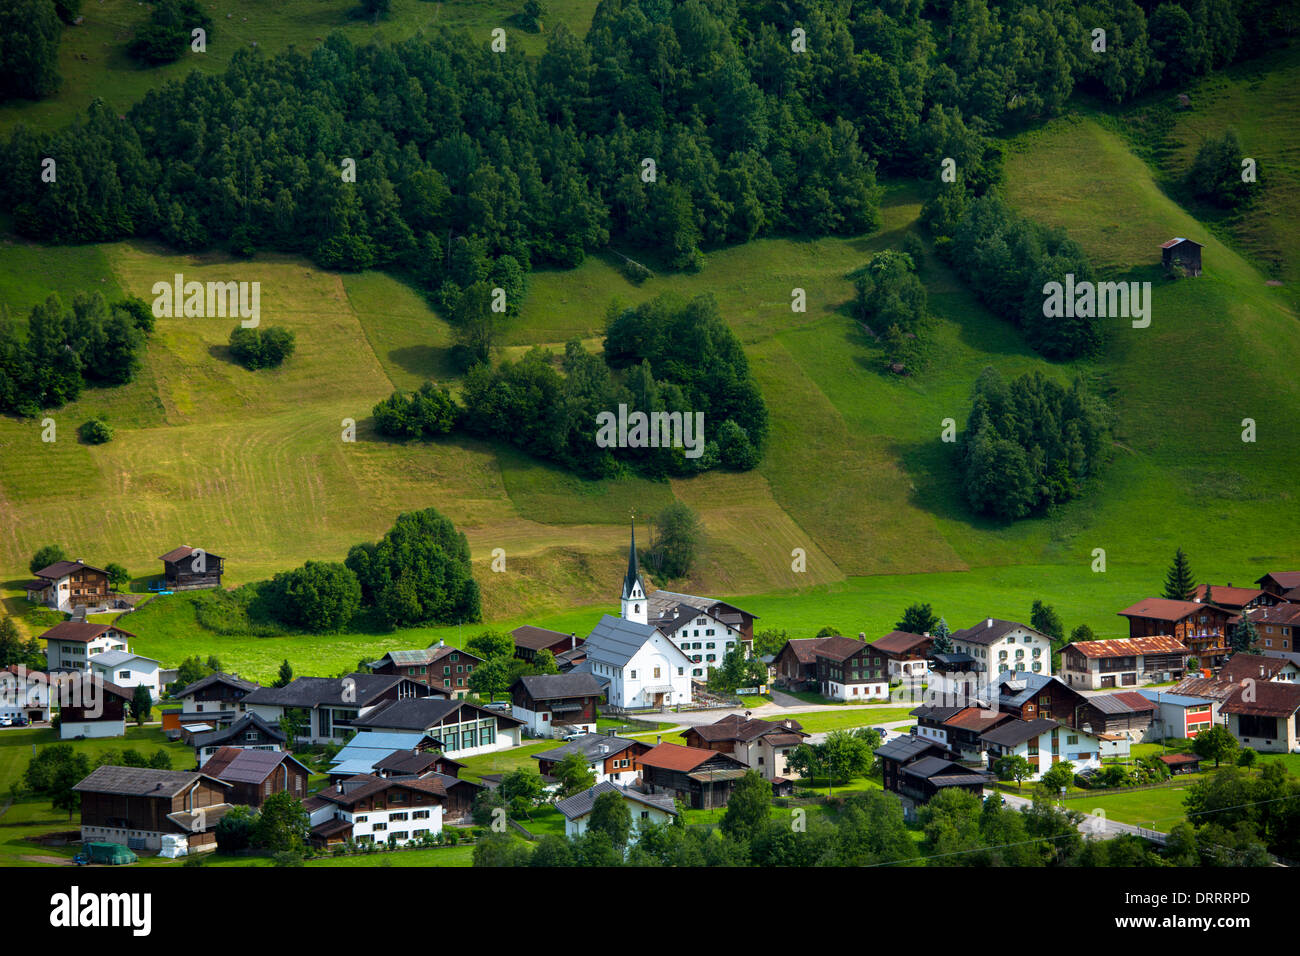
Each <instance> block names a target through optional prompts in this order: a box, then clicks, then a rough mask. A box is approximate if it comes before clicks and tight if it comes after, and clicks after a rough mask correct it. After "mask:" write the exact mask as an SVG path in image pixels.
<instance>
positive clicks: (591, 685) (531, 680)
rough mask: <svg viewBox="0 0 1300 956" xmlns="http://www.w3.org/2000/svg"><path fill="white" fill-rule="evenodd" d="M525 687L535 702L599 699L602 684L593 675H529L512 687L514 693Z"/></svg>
mask: <svg viewBox="0 0 1300 956" xmlns="http://www.w3.org/2000/svg"><path fill="white" fill-rule="evenodd" d="M520 685H522V686H523V688H524V690H525V691H527V692H528V696H529V697H531V698H532V699H533V700H565V699H568V698H572V697H599V696H600V695H601V689H600V684H599V683H598V682H597V681H596V678H595V677H593V676H592V675H591V674H582V673H576V674H575V673H573V672H572V671H571V672H569V673H568V674H528V675H525V676H524V677H521V678H519V679H518V680H517V681H515V682H514V683H513V684H511V685H510V690H511V691H512V692H513V691H514V689H515V688H516V687H519V686H520Z"/></svg>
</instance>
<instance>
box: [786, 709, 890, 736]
mask: <svg viewBox="0 0 1300 956" xmlns="http://www.w3.org/2000/svg"><path fill="white" fill-rule="evenodd" d="M912 709H913V708H911V707H880V708H873V709H871V710H866V709H863V710H856V709H855V710H848V711H844V710H826V711H812V712H811V713H807V714H791V715H790V718H791V719H792V720H797V721H799V723H800V724H801V725H802V726H803V729H804V730H805V731H806V732H807V733H810V734H821V733H826V732H827V731H831V730H851V729H853V728H855V727H875V726H878V725H879V724H885V723H891V722H892V721H895V720H906V719H907V718H908V716H909V715H908V712H909V711H910V710H912Z"/></svg>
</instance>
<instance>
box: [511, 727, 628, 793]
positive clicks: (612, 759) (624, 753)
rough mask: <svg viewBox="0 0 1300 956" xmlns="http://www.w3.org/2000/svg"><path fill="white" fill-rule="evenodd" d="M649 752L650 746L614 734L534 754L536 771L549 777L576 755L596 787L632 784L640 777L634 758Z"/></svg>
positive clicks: (587, 737)
mask: <svg viewBox="0 0 1300 956" xmlns="http://www.w3.org/2000/svg"><path fill="white" fill-rule="evenodd" d="M649 749H650V745H649V744H645V743H642V742H641V741H639V740H630V739H628V738H626V737H615V736H614V735H613V734H583V735H582V736H581V737H579V738H577V739H576V740H570V741H568V742H567V743H565V744H564V745H563V746H560V747H556V748H554V749H553V750H543V751H542V752H541V753H536V754H533V759H534V760H536V761H537V770H538V772H539V773H540V774H542V775H543V776H551V775H552V773H553V771H554V769H555V765H556V764H557V763H559V762H560V761H561V760H563V759H564V758H565V757H567V756H569V754H574V753H576V754H577V755H578V756H580V757H581V758H582V759H583V760H585V761H586V762H587V768H588V769H589V770H591V772H592V773H594V774H595V775H596V782H597V783H605V782H606V781H608V782H609V783H617V784H620V785H627V784H631V783H633V782H634V781H635V780H636V778H637V777H639V776H640V775H641V765H640V764H639V763H637V758H638V757H640V756H641V755H642V754H643V753H645V752H646V751H647V750H649Z"/></svg>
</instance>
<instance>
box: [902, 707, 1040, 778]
mask: <svg viewBox="0 0 1300 956" xmlns="http://www.w3.org/2000/svg"><path fill="white" fill-rule="evenodd" d="M911 715H912V716H913V717H915V718H916V736H918V737H920V738H922V739H925V740H931V741H934V742H936V743H937V744H939V745H940V746H941V747H943V748H944V749H945V750H948V751H951V752H953V754H954V757H953V759H960V760H964V761H966V762H968V763H982V762H983V760H984V744H983V743H982V742H981V740H980V737H981V736H982V735H983V734H984V733H985V732H986V731H989V730H992V729H993V728H994V727H997V726H998V725H999V724H1003V723H1005V722H1007V721H1009V720H1014V719H1015V716H1014V715H1013V714H1009V713H1002V712H1001V711H999V710H998V709H997V708H996V707H984V706H981V705H979V704H963V703H959V704H952V705H945V704H925V705H923V706H921V707H917V708H916V709H915V710H913V711H912V712H911Z"/></svg>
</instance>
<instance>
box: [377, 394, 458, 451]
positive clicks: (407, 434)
mask: <svg viewBox="0 0 1300 956" xmlns="http://www.w3.org/2000/svg"><path fill="white" fill-rule="evenodd" d="M459 414H460V406H458V405H457V404H456V400H455V399H454V398H452V396H451V391H450V390H449V389H448V388H447V386H445V385H434V384H433V383H432V382H425V383H424V384H423V385H421V386H420V388H419V389H418V390H416V391H414V392H410V393H407V392H403V391H402V390H401V389H398V390H397V391H396V392H394V393H393V394H392V395H390V396H389V397H388V398H386V399H384V400H383V401H381V402H380V403H379V404H377V405H376V406H375V408H374V415H375V428H376V429H377V430H378V431H379V433H380V434H381V435H389V436H392V437H393V438H426V439H427V438H434V437H436V436H438V435H445V434H447V433H448V432H449V431H451V430H452V428H454V427H455V425H456V421H457V419H458V418H459Z"/></svg>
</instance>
